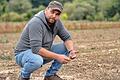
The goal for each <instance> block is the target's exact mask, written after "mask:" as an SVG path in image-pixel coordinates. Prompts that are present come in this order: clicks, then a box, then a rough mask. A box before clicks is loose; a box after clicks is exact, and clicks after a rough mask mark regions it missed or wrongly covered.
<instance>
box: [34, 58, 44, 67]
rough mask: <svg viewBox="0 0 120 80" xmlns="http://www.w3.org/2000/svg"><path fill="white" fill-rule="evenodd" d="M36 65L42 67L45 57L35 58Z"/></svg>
mask: <svg viewBox="0 0 120 80" xmlns="http://www.w3.org/2000/svg"><path fill="white" fill-rule="evenodd" d="M34 65H35V66H36V67H37V68H39V67H41V66H42V65H43V59H42V58H37V59H35V61H34Z"/></svg>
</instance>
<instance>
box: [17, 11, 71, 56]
mask: <svg viewBox="0 0 120 80" xmlns="http://www.w3.org/2000/svg"><path fill="white" fill-rule="evenodd" d="M56 35H58V36H59V37H60V38H61V39H62V40H63V41H66V40H68V39H71V37H70V34H69V33H68V31H67V30H66V29H65V27H64V26H63V24H62V23H61V21H60V20H58V21H56V23H55V25H54V29H53V31H52V30H51V28H50V27H49V25H48V24H47V21H46V19H45V14H44V11H41V12H39V13H37V14H36V15H35V16H34V17H33V18H32V19H31V20H30V21H29V22H28V23H27V24H26V26H25V28H24V29H23V32H22V34H21V36H20V39H19V41H18V43H17V46H16V48H15V55H16V54H18V53H19V52H22V51H25V50H27V49H32V52H33V53H35V54H38V52H39V50H40V49H41V48H45V49H47V50H50V49H51V46H52V43H53V40H54V38H55V36H56Z"/></svg>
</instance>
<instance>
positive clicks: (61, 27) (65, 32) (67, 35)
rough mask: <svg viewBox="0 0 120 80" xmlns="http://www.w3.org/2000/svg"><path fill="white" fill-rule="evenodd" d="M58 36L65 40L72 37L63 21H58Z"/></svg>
mask: <svg viewBox="0 0 120 80" xmlns="http://www.w3.org/2000/svg"><path fill="white" fill-rule="evenodd" d="M58 36H59V37H60V38H61V39H62V40H63V41H66V40H69V39H71V35H70V33H69V32H68V30H67V29H66V28H65V27H64V25H63V24H62V23H61V21H60V22H59V23H58Z"/></svg>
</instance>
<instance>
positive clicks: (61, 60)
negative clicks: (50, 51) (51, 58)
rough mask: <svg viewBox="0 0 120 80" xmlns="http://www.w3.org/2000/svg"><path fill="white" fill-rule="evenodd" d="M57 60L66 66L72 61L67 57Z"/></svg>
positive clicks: (63, 56)
mask: <svg viewBox="0 0 120 80" xmlns="http://www.w3.org/2000/svg"><path fill="white" fill-rule="evenodd" d="M57 60H58V61H59V62H60V63H62V64H66V63H68V62H69V61H70V58H69V57H67V56H65V55H59V56H58V58H57Z"/></svg>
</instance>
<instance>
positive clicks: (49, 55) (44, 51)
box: [39, 48, 59, 59]
mask: <svg viewBox="0 0 120 80" xmlns="http://www.w3.org/2000/svg"><path fill="white" fill-rule="evenodd" d="M39 54H40V55H41V56H43V57H46V58H51V59H56V58H57V57H58V56H59V54H56V53H54V52H51V51H48V50H47V49H45V48H41V49H40V50H39Z"/></svg>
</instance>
